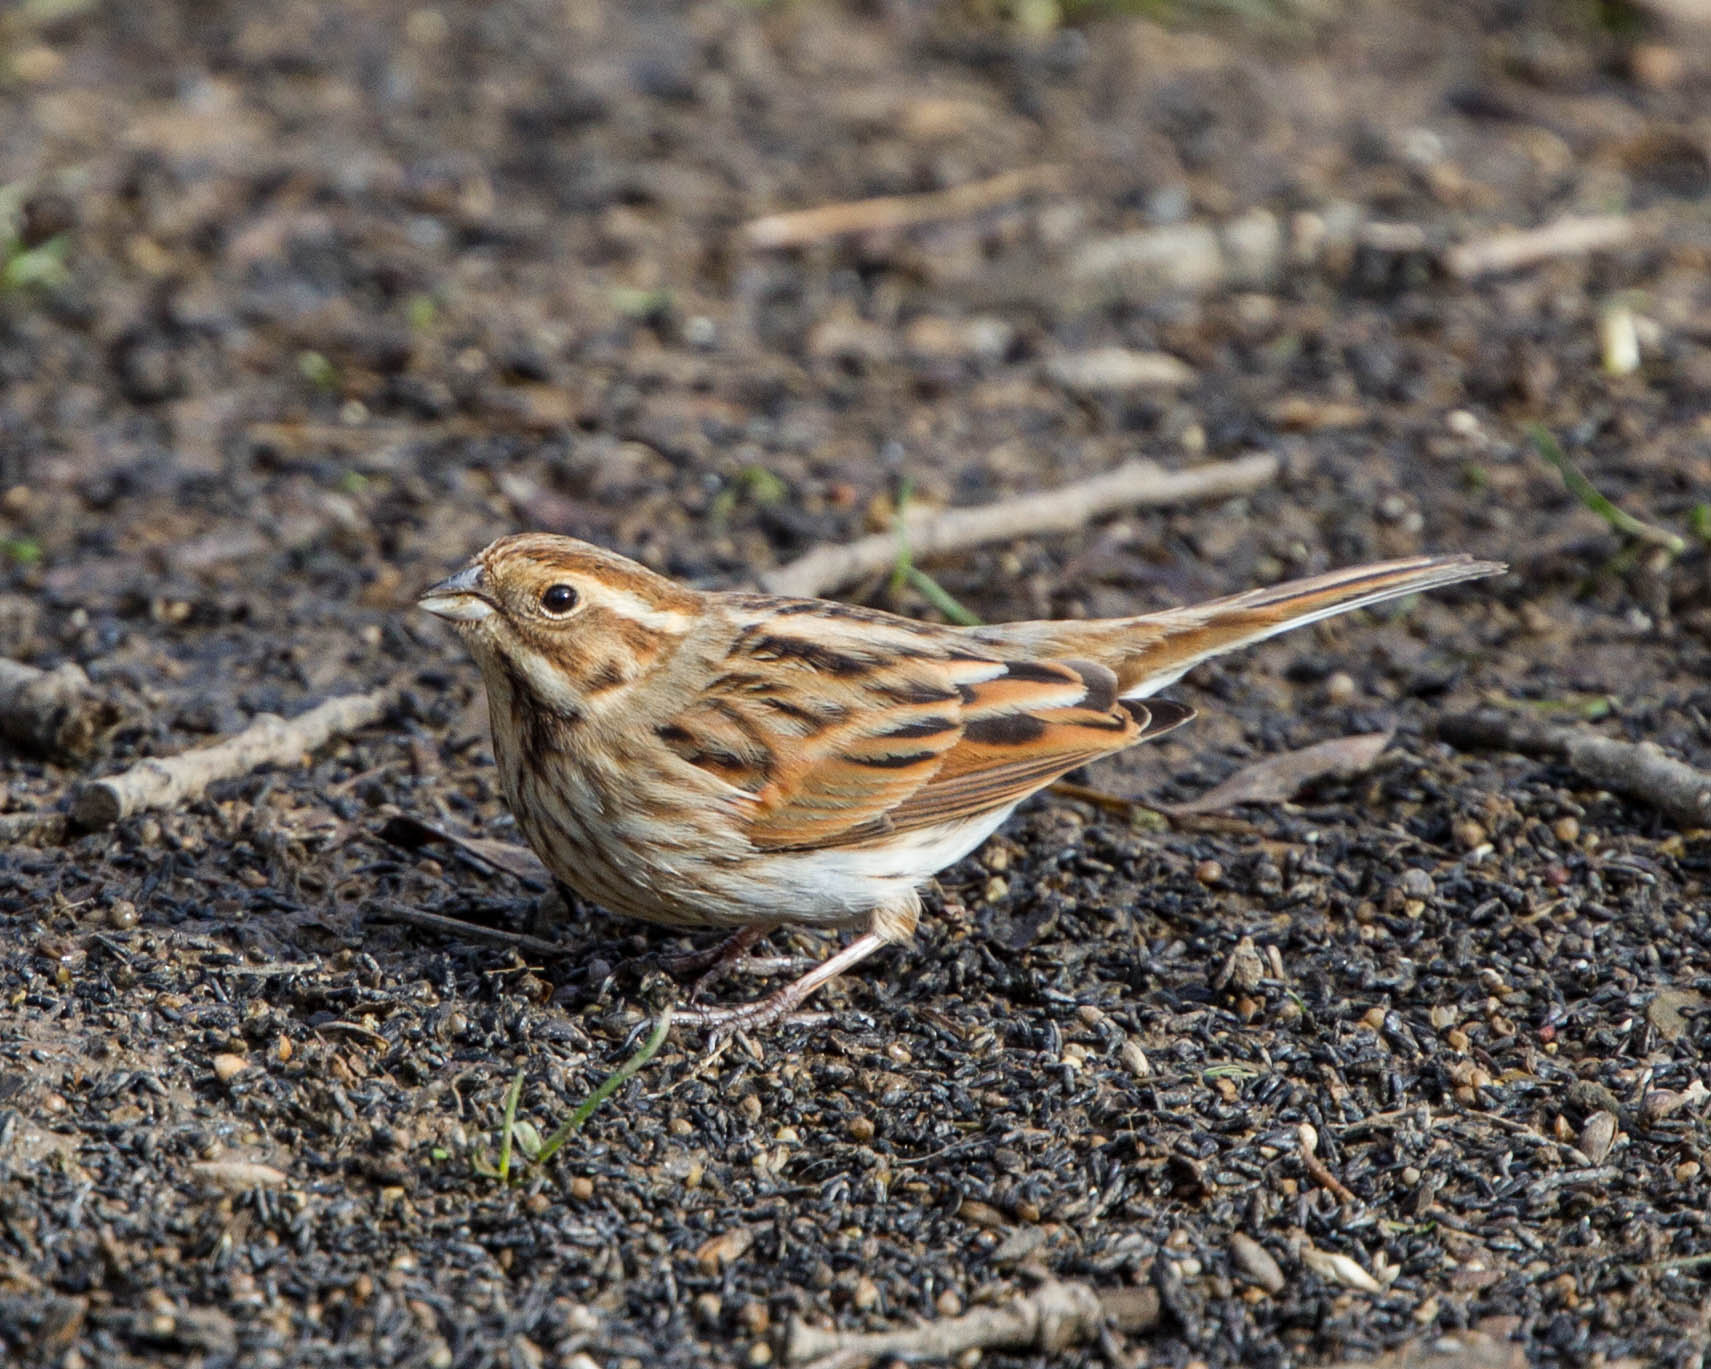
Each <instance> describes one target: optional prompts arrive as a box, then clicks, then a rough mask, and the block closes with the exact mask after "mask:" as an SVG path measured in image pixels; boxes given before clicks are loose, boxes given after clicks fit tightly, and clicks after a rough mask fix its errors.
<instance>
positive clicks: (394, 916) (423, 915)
mask: <svg viewBox="0 0 1711 1369" xmlns="http://www.w3.org/2000/svg"><path fill="white" fill-rule="evenodd" d="M371 915H372V916H374V917H383V918H385V919H386V920H387V921H389V922H402V923H404V924H406V925H407V926H411V927H421V928H423V929H424V930H426V931H430V932H443V933H445V935H447V936H454V937H461V938H463V939H464V940H465V941H485V942H486V943H487V944H488V945H490V946H509V947H512V948H514V949H516V950H519V951H527V952H528V953H529V954H530V955H538V956H542V957H549V958H552V959H559V958H561V957H563V956H567V955H569V954H570V953H571V950H572V948H571V947H569V946H563V945H560V944H559V943H558V942H556V941H548V940H546V938H544V937H538V936H530V935H529V934H528V933H527V932H507V931H505V930H504V929H502V928H499V927H483V926H482V925H481V924H480V923H479V922H465V921H464V920H463V919H462V918H459V917H446V916H445V915H444V914H443V913H427V912H423V911H422V910H421V909H419V908H406V907H404V906H403V905H402V904H398V903H379V904H376V905H375V906H374V908H373V909H372V910H371Z"/></svg>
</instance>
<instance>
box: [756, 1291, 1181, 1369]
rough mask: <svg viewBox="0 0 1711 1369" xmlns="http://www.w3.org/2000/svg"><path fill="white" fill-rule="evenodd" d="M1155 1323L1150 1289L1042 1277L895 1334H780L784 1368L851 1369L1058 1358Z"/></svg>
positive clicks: (815, 1330)
mask: <svg viewBox="0 0 1711 1369" xmlns="http://www.w3.org/2000/svg"><path fill="white" fill-rule="evenodd" d="M1158 1319H1159V1296H1158V1293H1157V1291H1156V1290H1154V1289H1151V1288H1113V1289H1106V1290H1103V1291H1101V1290H1098V1289H1094V1288H1090V1287H1089V1286H1088V1285H1086V1284H1084V1283H1063V1282H1060V1281H1058V1280H1056V1279H1048V1280H1047V1281H1046V1282H1044V1283H1042V1284H1040V1286H1039V1287H1038V1288H1035V1289H1034V1290H1033V1291H1032V1292H1029V1293H1025V1294H1023V1295H1022V1296H1021V1297H1017V1298H1012V1299H1011V1300H1010V1301H1009V1302H1006V1303H1001V1304H1000V1305H999V1306H997V1307H976V1308H974V1309H972V1310H970V1311H968V1312H964V1313H963V1314H962V1315H961V1316H958V1317H946V1318H944V1319H943V1320H942V1321H935V1322H928V1323H927V1324H926V1325H924V1326H915V1327H910V1328H908V1329H907V1330H902V1331H877V1332H851V1331H828V1330H825V1329H824V1328H822V1327H818V1326H810V1325H808V1323H807V1322H805V1321H802V1320H801V1319H800V1318H795V1319H793V1320H792V1321H791V1323H790V1330H789V1332H788V1334H787V1335H786V1336H785V1341H784V1362H785V1363H786V1364H808V1365H811V1366H813V1369H854V1366H857V1365H864V1364H871V1363H872V1362H874V1361H875V1360H879V1359H884V1358H895V1359H902V1360H908V1361H915V1360H947V1359H955V1358H956V1357H957V1356H959V1355H962V1354H965V1353H966V1352H967V1351H969V1350H995V1349H1016V1350H1038V1351H1043V1352H1044V1353H1046V1354H1061V1353H1062V1352H1063V1351H1065V1350H1068V1349H1071V1348H1072V1347H1074V1346H1076V1345H1080V1344H1083V1343H1085V1342H1087V1341H1090V1340H1095V1339H1097V1338H1098V1337H1099V1335H1100V1333H1101V1332H1102V1331H1103V1330H1104V1329H1105V1328H1106V1326H1107V1325H1109V1326H1111V1327H1113V1328H1114V1329H1116V1330H1118V1331H1145V1330H1148V1329H1150V1328H1151V1327H1153V1326H1154V1325H1156V1324H1157V1323H1158Z"/></svg>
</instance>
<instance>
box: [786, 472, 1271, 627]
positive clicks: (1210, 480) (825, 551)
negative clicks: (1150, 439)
mask: <svg viewBox="0 0 1711 1369" xmlns="http://www.w3.org/2000/svg"><path fill="white" fill-rule="evenodd" d="M1277 472H1278V460H1277V458H1276V457H1275V456H1272V455H1271V454H1270V453H1266V452H1260V453H1256V454H1254V455H1252V456H1243V457H1238V458H1237V459H1236V460H1234V461H1219V462H1215V463H1213V464H1211V465H1207V466H1193V467H1190V468H1189V469H1188V470H1185V471H1170V470H1166V469H1165V468H1164V467H1162V466H1158V465H1155V464H1154V463H1153V462H1151V461H1130V462H1128V463H1126V464H1125V465H1122V466H1119V467H1117V469H1116V470H1114V471H1107V472H1106V473H1105V474H1104V475H1096V476H1094V477H1092V478H1091V479H1089V480H1078V481H1076V482H1075V483H1073V484H1070V485H1064V486H1062V487H1061V488H1059V489H1055V490H1045V491H1042V492H1040V493H1038V494H1024V495H1017V496H1016V497H1015V498H1013V499H1001V500H999V501H998V502H997V503H995V504H985V505H982V506H980V507H978V508H969V509H944V510H939V511H934V510H930V509H915V510H913V511H912V512H909V513H906V514H905V515H904V534H905V536H907V538H908V540H909V549H910V552H911V554H912V555H913V556H915V557H916V558H922V557H926V556H933V555H940V554H942V553H945V552H951V551H960V550H962V549H963V548H965V547H973V546H979V545H981V544H982V543H986V542H1004V541H1011V540H1013V539H1015V538H1018V537H1033V536H1037V535H1038V534H1040V533H1048V532H1073V531H1075V530H1076V529H1077V528H1082V527H1085V526H1086V525H1087V524H1088V523H1090V522H1092V521H1093V520H1094V519H1096V518H1099V517H1101V516H1102V515H1104V514H1107V513H1113V512H1115V511H1117V510H1118V509H1127V508H1147V507H1154V506H1157V505H1160V504H1177V503H1183V502H1185V501H1187V500H1190V499H1218V498H1223V497H1225V496H1227V495H1232V494H1245V493H1247V492H1248V491H1249V490H1254V489H1258V488H1259V487H1260V486H1261V485H1265V484H1268V483H1269V482H1270V481H1272V480H1273V479H1275V478H1276V476H1277ZM896 559H897V533H896V532H894V531H893V532H879V533H874V534H873V535H872V536H871V537H862V538H858V539H857V540H856V541H854V542H850V543H847V544H846V545H844V546H841V547H821V548H820V549H819V550H817V551H811V552H809V553H808V554H807V555H806V556H802V557H798V558H797V559H796V560H794V561H792V562H790V563H789V564H787V565H783V566H780V567H778V569H776V570H773V571H769V572H767V573H766V574H765V575H762V576H761V577H760V583H761V587H762V588H763V589H765V590H767V591H768V592H770V593H772V594H797V595H804V596H812V595H818V594H825V593H828V592H829V591H831V590H834V589H837V588H839V587H840V586H843V585H847V584H850V583H852V582H853V581H856V580H859V579H861V578H862V577H863V576H864V575H872V574H873V573H874V572H876V571H881V570H885V569H887V568H889V567H890V566H891V564H892V563H893V562H894V561H895V560H896Z"/></svg>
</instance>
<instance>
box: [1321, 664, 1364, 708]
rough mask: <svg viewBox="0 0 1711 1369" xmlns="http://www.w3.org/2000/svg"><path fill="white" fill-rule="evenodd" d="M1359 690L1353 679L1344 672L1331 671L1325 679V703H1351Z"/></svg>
mask: <svg viewBox="0 0 1711 1369" xmlns="http://www.w3.org/2000/svg"><path fill="white" fill-rule="evenodd" d="M1359 693H1360V688H1359V686H1358V685H1356V684H1355V677H1354V676H1353V675H1351V674H1349V673H1348V671H1346V670H1336V671H1332V672H1331V674H1330V675H1329V676H1327V677H1326V679H1325V702H1326V703H1329V704H1332V705H1340V704H1348V703H1353V702H1354V699H1355V696H1356V695H1357V694H1359Z"/></svg>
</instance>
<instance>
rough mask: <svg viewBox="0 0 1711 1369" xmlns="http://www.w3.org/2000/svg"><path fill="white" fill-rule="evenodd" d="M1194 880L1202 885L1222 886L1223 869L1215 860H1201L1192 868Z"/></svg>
mask: <svg viewBox="0 0 1711 1369" xmlns="http://www.w3.org/2000/svg"><path fill="white" fill-rule="evenodd" d="M1194 878H1195V879H1197V880H1199V881H1200V882H1201V883H1202V884H1222V883H1223V882H1224V867H1223V866H1222V865H1220V864H1218V862H1217V861H1215V860H1203V861H1201V862H1200V863H1199V864H1198V865H1196V866H1195V867H1194Z"/></svg>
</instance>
